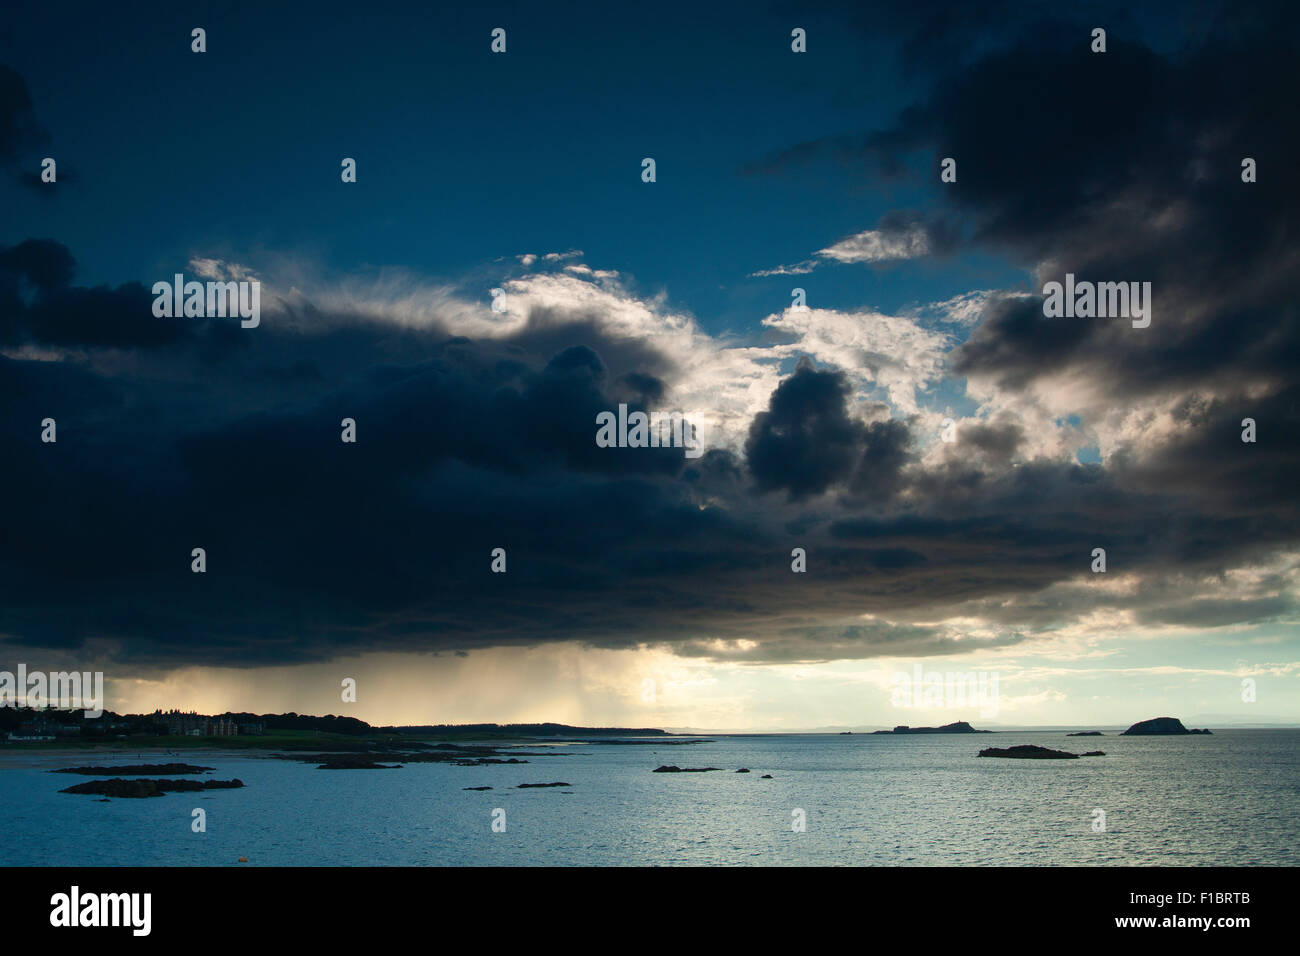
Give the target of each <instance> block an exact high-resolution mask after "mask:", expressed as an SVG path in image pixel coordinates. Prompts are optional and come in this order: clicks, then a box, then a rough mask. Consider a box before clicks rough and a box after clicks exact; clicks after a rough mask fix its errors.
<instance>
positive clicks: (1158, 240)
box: [760, 3, 1300, 397]
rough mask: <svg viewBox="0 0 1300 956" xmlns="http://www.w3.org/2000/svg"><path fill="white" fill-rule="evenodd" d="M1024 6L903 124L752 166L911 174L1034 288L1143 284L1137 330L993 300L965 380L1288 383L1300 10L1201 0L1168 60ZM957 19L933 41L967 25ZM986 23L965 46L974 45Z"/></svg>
mask: <svg viewBox="0 0 1300 956" xmlns="http://www.w3.org/2000/svg"><path fill="white" fill-rule="evenodd" d="M912 6H913V5H910V4H909V5H906V8H905V9H902V10H900V11H899V12H897V13H895V14H892V15H887V16H886V17H885V22H888V21H889V19H890V18H891V16H892V18H893V19H895V20H901V21H903V22H902V23H900V25H899V29H900V30H902V31H903V32H904V33H910V31H912V30H913V29H916V28H919V27H921V26H923V25H925V24H926V23H929V22H930V21H931V20H933V19H935V18H936V17H938V11H937V10H934V9H931V8H930V6H929V5H926V4H922V5H920V8H919V9H916V10H913V9H912ZM1033 9H1034V8H1033V7H1032V5H1025V6H1023V7H1021V9H1020V11H1019V14H1020V15H1018V16H1016V17H1012V18H1010V19H1009V20H1007V21H1006V22H1005V23H1003V24H1002V25H1001V27H1000V31H1001V33H1002V34H1003V41H1002V42H1001V43H999V44H996V45H992V47H991V52H988V53H987V54H986V55H984V56H982V57H980V58H978V59H977V60H975V62H973V63H971V64H970V65H969V67H968V68H966V69H964V70H963V71H962V72H961V73H960V74H959V75H956V76H948V75H940V77H939V81H936V82H935V83H934V85H933V88H932V90H931V91H930V92H929V93H928V94H927V95H926V96H925V98H924V99H923V100H922V101H920V102H919V103H917V104H916V105H915V106H913V107H912V108H910V109H907V110H905V111H904V112H902V113H901V114H900V116H899V119H898V122H897V123H896V124H895V125H893V126H891V127H888V128H885V129H882V130H877V131H871V132H859V133H848V134H843V135H839V136H833V137H827V138H825V139H821V140H817V141H812V142H808V143H804V144H801V145H799V146H797V147H794V148H792V149H791V150H789V151H787V152H786V153H784V154H780V155H778V156H775V157H773V158H771V159H770V161H769V162H768V163H766V164H764V165H763V166H762V167H760V168H764V169H767V170H768V171H780V170H784V169H789V168H790V167H791V166H792V165H800V164H804V163H807V162H808V161H811V160H815V159H817V158H819V157H827V158H840V159H843V160H845V161H849V162H853V163H857V164H860V165H861V166H862V168H864V169H871V168H874V169H875V170H876V171H878V172H880V171H884V172H887V173H888V172H893V171H901V170H905V169H910V168H916V169H921V170H923V174H922V175H923V177H924V181H926V182H929V183H931V184H933V188H934V189H935V190H936V192H935V196H936V198H937V199H938V200H939V201H940V202H942V203H944V204H945V205H946V206H947V207H948V208H947V211H946V213H945V214H944V215H945V216H954V217H955V222H954V224H953V226H952V228H953V229H955V230H958V231H959V232H960V233H961V234H962V235H965V236H966V237H967V242H969V243H970V244H971V245H972V246H974V247H976V248H984V249H988V250H991V251H995V252H1000V253H1004V254H1008V255H1010V256H1012V257H1013V258H1014V259H1015V260H1016V261H1018V262H1020V263H1021V264H1023V265H1026V266H1030V267H1041V268H1042V270H1043V274H1042V275H1041V277H1040V278H1041V279H1042V280H1043V281H1049V280H1061V279H1063V277H1064V274H1065V273H1066V272H1072V273H1074V275H1075V276H1076V279H1078V280H1081V281H1082V280H1089V281H1149V282H1151V283H1152V287H1153V295H1154V314H1153V318H1152V325H1151V328H1149V329H1145V330H1134V329H1132V328H1131V327H1129V326H1128V325H1127V324H1126V323H1122V322H1115V321H1109V320H1078V319H1073V320H1071V319H1058V320H1045V319H1044V318H1043V315H1042V310H1041V301H1040V300H1038V299H1027V300H1026V299H1019V300H1015V299H1013V300H994V302H993V303H992V304H991V306H990V308H989V310H988V311H987V312H986V315H985V321H984V322H983V323H982V324H981V326H980V327H979V328H977V329H976V330H975V331H974V333H973V334H972V335H971V337H970V340H969V342H967V343H966V344H965V345H964V346H962V347H961V348H959V349H958V350H957V352H956V354H955V355H954V357H953V371H954V372H955V373H956V374H959V375H973V376H988V377H991V378H993V379H995V380H996V381H998V382H999V383H1001V384H1002V385H1004V386H1006V387H1010V388H1020V387H1024V386H1026V385H1028V384H1029V383H1031V382H1035V381H1042V380H1047V379H1050V378H1051V377H1053V376H1055V375H1060V374H1087V375H1091V376H1096V377H1097V378H1099V379H1101V380H1104V381H1105V382H1106V383H1107V385H1108V386H1109V387H1110V388H1112V389H1113V390H1114V392H1115V393H1116V395H1117V396H1118V395H1124V396H1132V397H1143V396H1148V395H1152V394H1156V393H1159V392H1161V391H1162V390H1167V389H1169V388H1186V387H1191V386H1194V385H1196V384H1198V383H1203V384H1204V383H1213V384H1215V385H1218V386H1219V387H1228V388H1233V387H1238V388H1239V387H1242V386H1244V385H1246V384H1247V383H1248V382H1254V381H1257V380H1259V379H1261V378H1262V379H1264V380H1266V381H1267V380H1269V379H1272V380H1274V381H1277V380H1284V379H1286V378H1288V377H1289V376H1290V375H1291V374H1292V373H1293V370H1294V369H1295V367H1296V364H1297V360H1300V311H1298V309H1297V305H1296V302H1297V301H1298V300H1300V269H1297V268H1296V266H1297V262H1300V179H1298V178H1297V177H1295V176H1293V175H1290V169H1291V167H1292V165H1293V159H1294V157H1295V156H1296V155H1298V154H1300V125H1298V124H1296V123H1293V122H1289V121H1288V120H1286V119H1284V117H1286V116H1288V115H1289V113H1290V112H1291V111H1292V109H1293V105H1292V99H1293V93H1292V91H1294V90H1295V89H1297V88H1300V56H1298V55H1297V54H1298V53H1300V50H1298V49H1297V45H1298V44H1297V39H1296V38H1297V28H1300V8H1297V7H1296V6H1295V5H1294V4H1273V3H1265V4H1249V3H1247V4H1232V5H1226V6H1224V5H1215V6H1212V7H1207V11H1208V12H1207V13H1206V14H1205V16H1204V17H1203V19H1204V23H1205V25H1204V27H1203V28H1201V29H1198V30H1196V31H1195V32H1194V33H1192V34H1189V35H1187V36H1186V37H1182V38H1181V39H1182V41H1183V42H1182V43H1181V44H1173V45H1172V46H1173V52H1157V50H1156V49H1153V48H1151V47H1150V46H1148V45H1147V44H1146V43H1145V42H1144V40H1143V37H1142V36H1141V35H1140V34H1138V33H1137V32H1136V31H1135V30H1134V29H1133V28H1132V27H1131V25H1130V26H1129V28H1128V30H1127V31H1126V30H1125V29H1124V27H1123V26H1121V25H1117V24H1107V25H1108V26H1110V27H1111V28H1110V30H1109V34H1108V42H1107V51H1106V52H1105V53H1104V54H1096V53H1092V52H1091V51H1090V48H1089V39H1090V38H1089V34H1090V31H1089V28H1087V27H1085V26H1083V25H1082V23H1083V22H1086V21H1074V22H1065V21H1061V20H1056V21H1051V22H1048V21H1044V20H1042V19H1040V18H1038V16H1036V15H1035V14H1034V12H1033ZM1090 15H1091V14H1090ZM954 20H955V18H949V19H948V21H947V23H946V26H945V29H944V30H942V31H941V32H940V37H941V38H944V37H946V38H952V37H953V36H954V35H961V34H959V33H955V31H957V30H958V27H957V25H956V23H955V22H954ZM1120 22H1121V24H1122V23H1123V22H1124V21H1120ZM977 33H978V31H977V30H974V29H972V30H971V31H970V32H969V33H966V34H965V35H964V38H965V39H966V40H967V41H968V43H969V45H970V46H971V47H972V48H974V49H982V47H981V45H980V44H979V43H978V42H976V39H975V37H976V34H977ZM944 42H947V41H946V40H945V41H944ZM1166 45H1169V44H1166ZM941 47H942V43H940V48H941ZM943 157H953V158H955V159H956V160H957V168H958V181H957V182H956V183H950V184H940V183H939V182H938V168H939V160H940V159H941V158H943ZM1244 157H1250V158H1253V159H1254V160H1255V161H1256V162H1257V164H1258V170H1259V176H1258V181H1257V182H1255V183H1249V184H1248V183H1243V182H1242V179H1241V172H1242V167H1241V163H1242V159H1243V158H1244Z"/></svg>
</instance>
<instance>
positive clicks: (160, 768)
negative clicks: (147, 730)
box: [50, 763, 212, 777]
mask: <svg viewBox="0 0 1300 956" xmlns="http://www.w3.org/2000/svg"><path fill="white" fill-rule="evenodd" d="M211 769H212V768H211V767H199V766H196V765H195V764H191V763H137V764H129V765H126V766H122V767H64V768H63V769H62V770H51V771H50V773H79V774H81V775H82V776H83V777H118V776H126V777H133V776H137V775H140V774H163V773H207V772H208V771H209V770H211Z"/></svg>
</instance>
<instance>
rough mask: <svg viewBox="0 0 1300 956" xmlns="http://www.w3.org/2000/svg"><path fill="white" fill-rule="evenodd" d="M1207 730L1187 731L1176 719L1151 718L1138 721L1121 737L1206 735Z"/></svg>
mask: <svg viewBox="0 0 1300 956" xmlns="http://www.w3.org/2000/svg"><path fill="white" fill-rule="evenodd" d="M1208 733H1209V731H1208V730H1188V729H1187V728H1186V727H1184V726H1183V722H1182V721H1181V720H1179V719H1178V718H1177V717H1152V718H1151V719H1150V720H1139V721H1138V722H1137V723H1136V724H1134V725H1133V726H1132V727H1130V728H1129V729H1128V730H1126V731H1124V733H1122V734H1120V736H1121V737H1148V736H1157V735H1159V736H1181V735H1183V734H1208Z"/></svg>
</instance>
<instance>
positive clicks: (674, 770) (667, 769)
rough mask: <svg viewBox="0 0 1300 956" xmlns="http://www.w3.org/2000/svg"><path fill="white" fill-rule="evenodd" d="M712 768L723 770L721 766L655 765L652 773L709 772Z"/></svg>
mask: <svg viewBox="0 0 1300 956" xmlns="http://www.w3.org/2000/svg"><path fill="white" fill-rule="evenodd" d="M710 770H719V771H720V770H722V768H721V767H673V766H663V767H655V768H654V769H653V770H651V771H650V772H651V773H708V772H709V771H710Z"/></svg>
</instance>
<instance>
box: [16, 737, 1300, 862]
mask: <svg viewBox="0 0 1300 956" xmlns="http://www.w3.org/2000/svg"><path fill="white" fill-rule="evenodd" d="M1019 743H1035V744H1039V745H1043V746H1049V747H1053V748H1057V749H1063V750H1073V751H1075V752H1080V753H1081V752H1083V751H1084V750H1094V749H1100V750H1104V751H1106V754H1107V756H1105V757H1094V758H1088V759H1083V760H1069V761H1065V760H1056V761H1025V760H990V759H979V758H977V757H976V756H975V755H976V753H977V752H978V751H979V749H980V748H981V747H988V746H999V747H1005V746H1010V745H1013V744H1019ZM537 750H538V751H539V753H555V754H556V756H550V757H543V756H538V757H536V758H533V759H532V760H531V762H530V763H528V764H527V765H522V766H521V765H494V766H484V767H456V766H450V765H445V764H410V765H407V766H406V767H404V768H402V769H400V770H336V771H325V770H317V769H315V766H314V765H313V764H302V763H298V762H294V761H285V760H273V759H268V758H264V757H248V756H243V755H241V756H227V755H222V754H204V753H202V752H192V753H187V754H185V755H183V756H180V757H170V758H169V757H158V756H156V755H153V756H151V757H149V758H148V759H152V760H155V761H162V760H168V759H171V760H177V759H179V760H186V761H189V762H193V763H200V764H203V765H205V766H212V767H215V768H216V771H215V772H214V773H212V774H209V775H208V776H209V777H213V778H218V779H228V778H230V777H239V778H240V779H242V780H243V781H244V783H245V784H247V787H246V788H245V789H243V790H230V791H216V792H211V793H203V794H183V793H172V794H167V795H166V796H163V797H159V798H152V799H147V800H112V801H111V802H108V803H99V802H96V800H95V798H93V797H88V796H77V795H72V794H62V793H59V792H58V791H59V789H61V788H62V787H66V786H69V785H71V784H73V783H76V782H80V781H82V780H85V779H88V778H85V777H74V776H71V775H68V774H51V773H49V772H48V771H49V769H51V768H53V767H61V766H74V765H78V764H82V763H96V764H109V763H133V762H140V761H139V759H138V757H137V755H136V754H134V753H132V754H130V755H128V756H122V757H114V758H104V757H103V756H102V755H99V754H97V755H89V754H81V755H79V756H77V757H74V758H69V757H67V756H62V757H55V756H51V755H41V756H39V757H37V756H31V757H22V758H15V757H14V756H13V755H12V754H11V755H5V756H3V757H0V761H2V762H3V766H4V768H5V769H0V834H3V840H2V841H0V863H3V864H5V865H34V864H35V865H45V864H49V865H145V866H155V865H158V866H163V865H165V866H178V865H224V864H231V865H234V863H235V861H236V859H237V858H238V857H240V856H246V857H248V858H249V861H250V863H251V864H253V865H256V864H263V865H321V866H336V865H351V864H368V865H397V864H401V865H417V866H424V865H448V864H453V865H482V864H490V865H515V864H548V865H556V864H560V865H563V864H657V865H662V864H728V865H734V864H740V865H743V864H776V865H785V864H854V865H863V864H870V865H896V864H908V865H943V864H957V865H990V864H993V865H1106V864H1136V865H1150V864H1163V865H1207V864H1220V865H1259V864H1265V865H1272V864H1290V865H1295V864H1297V863H1300V839H1297V837H1298V835H1300V833H1298V830H1300V822H1298V819H1297V818H1298V817H1300V814H1297V810H1298V809H1300V731H1290V730H1237V731H1221V732H1217V733H1215V734H1214V735H1213V736H1206V737H1201V736H1195V737H1176V738H1161V737H1116V736H1111V735H1108V736H1106V737H1087V738H1068V739H1067V738H1066V737H1065V736H1064V734H1061V733H1045V732H1037V733H1000V734H994V735H982V734H981V735H979V736H913V737H895V736H871V735H853V736H838V735H831V736H815V735H808V736H802V735H791V736H767V737H717V738H713V742H711V743H704V744H697V745H691V746H663V745H662V744H658V743H656V744H653V745H649V746H610V745H600V744H573V745H569V746H567V747H560V748H555V747H544V748H537ZM2 753H3V752H2V751H0V754H2ZM16 763H17V764H21V765H20V766H15V764H16ZM664 763H669V764H677V765H679V766H683V767H685V766H715V767H722V768H725V770H726V771H727V772H724V773H705V774H655V773H651V772H650V771H651V770H652V769H653V768H654V767H656V766H658V765H660V764H664ZM739 767H748V768H749V769H750V770H751V771H752V772H751V773H748V774H736V773H734V772H731V771H734V770H736V769H737V768H739ZM765 773H770V774H772V776H773V779H771V780H763V779H761V775H762V774H765ZM551 781H566V782H568V783H571V784H572V785H573V786H572V787H567V788H555V789H545V790H518V789H514V788H515V787H516V786H517V785H518V784H520V783H546V782H551ZM474 786H492V787H494V788H495V789H493V790H489V791H483V792H474V791H465V790H462V789H461V788H462V787H474ZM561 789H564V790H571V791H572V793H569V794H566V793H562V792H561ZM195 807H202V808H203V809H204V810H206V811H207V832H206V833H193V832H191V829H190V822H191V811H192V810H193V809H194V808H195ZM496 808H501V809H504V810H505V819H506V831H505V832H504V833H494V832H493V831H492V826H491V824H492V812H493V810H494V809H496ZM1096 808H1100V809H1102V810H1104V811H1105V813H1106V830H1105V832H1102V833H1098V832H1094V831H1093V820H1094V813H1093V811H1094V809H1096ZM795 809H802V810H803V811H805V813H806V818H807V830H806V831H805V832H802V833H797V832H794V831H793V830H792V825H791V824H792V820H793V817H792V811H794V810H795Z"/></svg>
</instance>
